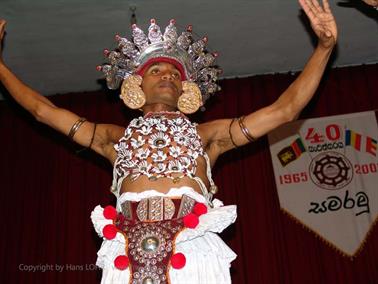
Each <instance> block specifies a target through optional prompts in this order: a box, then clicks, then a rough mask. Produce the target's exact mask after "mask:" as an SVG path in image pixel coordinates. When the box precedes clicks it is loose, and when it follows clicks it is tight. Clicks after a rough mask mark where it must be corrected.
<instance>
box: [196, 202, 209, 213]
mask: <svg viewBox="0 0 378 284" xmlns="http://www.w3.org/2000/svg"><path fill="white" fill-rule="evenodd" d="M193 213H194V214H196V215H197V216H201V215H203V214H206V213H207V207H206V205H205V204H203V203H196V205H194V207H193Z"/></svg>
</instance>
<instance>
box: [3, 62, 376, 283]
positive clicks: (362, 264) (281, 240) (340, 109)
mask: <svg viewBox="0 0 378 284" xmlns="http://www.w3.org/2000/svg"><path fill="white" fill-rule="evenodd" d="M294 79H295V76H294V75H290V74H279V75H263V76H256V77H252V78H244V79H232V80H224V81H222V82H221V85H222V91H221V92H220V93H219V94H218V95H217V96H215V97H214V98H213V99H212V100H211V102H209V104H208V105H207V108H208V110H207V111H206V112H205V113H201V114H197V115H196V116H195V117H193V119H194V120H196V121H198V122H201V121H208V120H211V119H217V118H222V117H235V116H240V115H243V114H247V113H249V112H252V111H254V110H257V109H259V108H261V107H263V106H266V105H268V104H270V103H272V102H273V101H274V100H275V99H276V98H277V97H278V96H279V94H280V93H281V92H282V91H284V90H285V88H287V87H288V85H289V84H290V83H291V82H292V81H293V80H294ZM377 79H378V65H369V66H359V67H349V68H341V69H334V70H331V71H328V72H327V74H326V75H325V77H324V79H323V81H322V83H321V86H320V88H319V90H318V92H317V94H316V96H315V98H314V99H313V100H312V101H311V103H310V105H309V106H308V107H307V108H306V109H305V110H304V112H303V113H302V115H301V118H309V117H319V116H328V115H337V114H343V113H351V112H359V111H367V110H373V109H378V98H377V94H378V85H377ZM51 99H52V100H53V101H54V103H55V104H57V105H59V106H61V107H64V108H68V109H70V110H72V111H74V112H76V113H78V114H80V115H82V116H85V117H87V118H88V119H90V120H93V121H97V122H106V123H116V124H121V125H126V123H127V122H128V121H129V120H130V119H131V117H133V116H135V115H138V113H135V112H130V111H128V110H127V109H126V108H125V107H124V106H123V105H122V103H121V102H120V101H118V99H117V93H113V92H105V91H104V92H93V93H82V94H68V95H59V96H54V97H51ZM0 130H1V134H0V135H1V139H0V143H1V144H0V145H1V150H2V152H1V160H0V166H1V171H0V179H1V191H0V192H1V193H0V194H1V207H0V208H1V209H0V210H1V211H0V213H1V231H2V237H1V241H0V243H1V252H2V258H1V263H0V265H1V266H0V267H1V271H2V273H1V274H0V282H1V283H96V282H99V281H100V277H101V271H100V270H99V269H98V268H96V267H95V265H94V263H95V261H96V251H97V249H98V248H99V246H100V244H101V241H100V239H99V238H98V237H97V236H96V234H95V232H94V230H93V229H92V225H91V222H90V219H89V216H90V213H91V211H92V209H93V208H94V207H95V206H96V205H97V204H102V205H103V206H104V205H107V204H109V203H114V201H115V200H114V197H113V196H112V195H111V194H110V192H109V187H110V183H111V166H110V165H108V163H107V161H105V160H104V159H102V158H100V157H97V156H95V155H94V154H93V153H90V152H82V153H80V154H75V151H76V150H77V149H78V148H77V147H76V146H75V145H72V144H71V143H70V142H69V141H68V139H67V138H66V137H65V136H63V135H61V134H58V133H56V132H54V131H53V130H51V129H49V128H48V127H46V126H44V125H41V124H40V123H38V122H36V121H35V120H34V119H33V118H32V117H31V116H30V115H29V114H28V113H26V112H25V111H24V110H22V109H21V108H20V107H19V106H17V105H16V104H15V103H14V102H12V100H11V99H9V98H8V99H7V100H6V101H4V102H1V104H0ZM214 176H215V180H216V182H217V184H218V186H219V188H220V192H219V194H218V196H217V197H218V198H220V199H222V200H224V202H225V203H226V204H237V205H238V215H239V216H238V219H237V221H236V223H235V224H234V225H232V226H231V227H230V228H228V229H227V230H226V231H225V232H224V233H223V234H222V237H223V238H224V240H225V241H226V242H227V243H228V244H229V245H230V246H231V247H232V248H233V249H234V250H235V252H237V254H238V258H237V259H236V260H235V261H234V262H233V264H232V270H231V271H232V278H233V283H268V284H272V283H308V284H309V283H345V284H351V283H378V266H377V259H378V229H377V228H374V229H373V230H372V231H371V233H370V235H369V237H368V238H367V241H366V244H365V247H364V248H363V250H362V251H361V252H360V254H358V255H357V256H356V257H355V258H354V260H351V259H349V258H347V257H344V256H342V255H341V254H339V253H338V252H337V251H335V250H334V249H333V248H331V247H329V246H328V245H327V244H325V243H324V242H323V241H321V240H319V239H318V238H317V237H316V236H315V235H314V234H313V233H311V232H309V231H307V230H306V229H305V228H303V227H302V226H301V225H300V224H297V223H295V222H294V221H293V220H292V219H290V218H289V217H288V216H286V215H285V214H283V212H282V211H281V210H280V207H279V201H278V198H277V194H276V188H275V184H274V178H273V169H272V165H271V158H270V154H269V147H268V143H267V139H266V138H265V137H264V138H262V139H260V140H259V141H258V142H256V143H254V144H251V145H248V146H245V147H242V148H240V149H237V150H233V151H230V152H228V153H226V154H225V155H223V156H222V157H221V158H220V159H219V160H218V162H217V164H216V166H215V168H214Z"/></svg>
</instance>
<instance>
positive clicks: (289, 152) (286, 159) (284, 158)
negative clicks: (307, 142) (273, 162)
mask: <svg viewBox="0 0 378 284" xmlns="http://www.w3.org/2000/svg"><path fill="white" fill-rule="evenodd" d="M303 152H306V148H305V146H304V145H303V142H302V139H301V138H297V139H295V140H294V142H293V143H291V144H290V146H287V147H285V148H283V149H282V150H281V151H279V152H278V154H277V157H278V160H280V162H281V165H282V166H283V167H285V166H286V165H287V164H289V163H291V162H292V161H295V160H296V159H298V158H299V156H300V155H301V154H302V153H303Z"/></svg>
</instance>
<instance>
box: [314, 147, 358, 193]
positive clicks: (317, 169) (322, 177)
mask: <svg viewBox="0 0 378 284" xmlns="http://www.w3.org/2000/svg"><path fill="white" fill-rule="evenodd" d="M310 177H311V180H312V182H313V183H314V184H316V185H317V186H319V187H321V188H324V189H328V190H337V189H340V188H343V187H345V186H346V185H348V184H349V183H350V182H351V181H352V179H353V170H352V163H351V162H350V161H349V160H348V159H347V158H346V157H345V156H344V155H342V154H340V153H338V152H325V153H321V154H319V155H317V156H316V157H315V158H314V159H312V161H311V164H310Z"/></svg>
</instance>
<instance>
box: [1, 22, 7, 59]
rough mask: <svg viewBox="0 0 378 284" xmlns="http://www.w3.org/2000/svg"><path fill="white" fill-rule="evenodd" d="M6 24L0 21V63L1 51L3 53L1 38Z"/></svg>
mask: <svg viewBox="0 0 378 284" xmlns="http://www.w3.org/2000/svg"><path fill="white" fill-rule="evenodd" d="M6 24H7V22H6V21H5V20H3V19H0V63H2V62H3V55H2V51H3V38H4V34H5V25H6Z"/></svg>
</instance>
